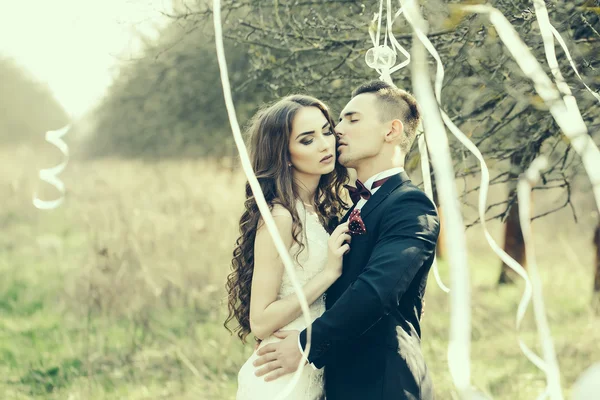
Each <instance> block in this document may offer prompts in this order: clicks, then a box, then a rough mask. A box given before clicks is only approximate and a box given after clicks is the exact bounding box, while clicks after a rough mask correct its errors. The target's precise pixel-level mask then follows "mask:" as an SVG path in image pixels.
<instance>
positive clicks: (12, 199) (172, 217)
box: [0, 148, 600, 400]
mask: <svg viewBox="0 0 600 400" xmlns="http://www.w3.org/2000/svg"><path fill="white" fill-rule="evenodd" d="M0 156H1V157H2V160H3V166H6V168H3V169H2V170H1V171H0V196H1V197H2V199H3V207H2V209H1V210H0V226H2V231H3V235H2V236H0V273H1V274H2V275H1V276H2V279H1V280H0V361H1V362H0V376H2V379H0V393H2V394H3V395H4V396H2V398H4V399H61V400H62V399H72V400H75V399H161V398H164V399H167V398H168V399H229V398H233V396H234V393H235V378H236V374H237V370H238V368H239V367H240V366H241V365H242V363H243V361H244V360H245V358H246V357H247V356H248V354H249V352H250V351H251V348H250V347H251V346H246V347H243V346H242V345H241V344H239V343H238V341H237V340H236V339H235V338H234V337H232V336H230V335H229V334H228V333H227V332H226V331H225V329H224V328H223V327H222V321H223V319H224V310H225V308H224V302H223V301H224V295H225V294H224V292H223V283H224V278H225V275H226V274H227V272H228V268H229V260H230V255H231V251H232V244H233V242H234V240H235V238H236V233H237V220H238V218H239V214H240V211H241V207H242V194H243V182H244V179H243V177H242V175H241V174H240V172H239V171H236V172H230V171H229V170H227V169H226V168H222V167H219V166H218V165H216V164H214V163H207V162H201V161H198V162H192V161H181V162H175V161H171V162H161V163H153V164H146V163H141V162H133V161H120V160H102V161H94V162H73V163H72V164H70V165H69V167H68V169H67V171H66V172H65V173H64V175H63V177H64V180H65V183H66V185H67V187H68V190H69V193H68V197H67V200H66V202H65V203H64V204H63V205H62V206H61V207H60V208H58V209H56V210H52V211H39V210H36V209H35V208H33V206H32V204H31V196H32V193H33V192H34V189H36V188H37V187H38V186H41V185H38V183H37V181H36V179H35V170H36V168H40V167H43V166H46V165H51V164H52V162H53V160H52V159H51V157H47V156H40V154H33V153H32V152H31V151H29V150H27V149H26V148H22V149H17V150H14V149H13V150H11V151H6V150H4V151H2V153H1V154H0ZM34 160H35V161H34ZM42 193H44V194H46V195H48V196H52V195H53V193H52V191H51V190H48V192H47V193H46V192H42ZM553 218H554V217H553ZM557 218H558V219H557ZM561 221H565V217H564V215H562V216H560V215H559V216H557V217H556V218H554V219H552V218H550V219H547V220H544V221H539V223H538V222H536V225H535V226H534V229H535V230H536V233H538V237H537V241H538V243H537V246H538V252H539V255H540V266H541V268H542V272H543V274H544V275H543V278H544V290H545V294H546V302H547V305H548V314H549V318H550V322H551V328H552V330H553V333H554V337H555V343H556V347H557V351H558V354H559V360H560V362H561V366H562V372H563V384H564V386H565V387H566V388H568V387H570V386H571V385H572V383H573V381H574V380H575V379H576V377H577V376H578V375H579V374H580V373H581V372H582V370H583V369H585V368H586V367H587V366H589V365H590V364H591V363H592V362H593V361H598V360H600V350H599V346H598V345H597V343H598V340H599V339H600V322H599V319H598V318H597V317H595V316H594V315H593V314H592V312H591V311H590V309H589V306H588V304H589V300H590V296H591V293H590V291H591V282H592V280H591V274H592V271H591V248H590V244H591V243H590V240H588V238H587V236H586V235H588V233H587V231H586V229H587V226H588V225H586V224H585V223H584V224H583V225H579V226H574V225H573V223H572V222H568V223H567V222H565V223H564V228H563V229H561V230H560V231H558V232H557V230H556V228H555V227H556V226H557V224H558V223H559V222H561ZM553 227H554V230H552V229H553ZM492 228H493V230H494V234H495V235H497V234H498V233H499V229H500V225H499V224H493V226H492ZM590 231H591V229H590ZM574 235H575V236H574ZM577 235H578V236H577ZM468 236H469V242H470V244H471V248H472V249H473V254H472V257H471V267H472V270H473V274H472V278H473V293H472V295H473V304H474V311H473V349H472V359H473V367H472V374H473V383H474V384H475V385H476V386H478V387H479V388H481V389H483V390H484V391H486V392H488V393H490V394H492V395H493V396H494V398H495V399H531V398H534V397H536V396H537V395H538V394H539V393H540V390H541V388H542V387H543V385H544V378H543V375H542V374H541V372H540V371H538V370H536V369H535V368H534V367H533V366H532V365H531V364H530V363H529V362H527V361H526V359H525V358H524V357H523V355H522V354H521V353H520V351H519V348H518V346H517V342H516V336H515V333H514V329H513V326H514V316H515V311H516V305H517V303H518V301H519V298H520V295H521V288H520V287H519V286H518V285H517V287H506V288H497V287H496V286H495V279H496V277H497V274H498V268H499V263H498V262H497V261H496V260H495V259H493V257H491V256H490V253H489V251H487V250H486V248H485V245H484V244H482V242H481V240H482V239H481V234H480V232H478V231H477V230H470V231H469V232H468ZM588 236H589V235H588ZM442 276H443V277H444V278H445V280H446V281H447V280H448V279H447V277H448V271H447V269H446V266H445V265H443V264H442ZM529 317H530V316H529ZM448 318H449V316H448V297H447V295H445V294H444V293H443V292H441V291H440V290H439V289H438V288H437V287H436V285H435V283H434V281H433V277H432V278H431V280H430V285H429V291H428V294H427V314H426V318H425V326H424V339H423V348H424V351H425V353H426V357H427V361H428V364H429V366H430V369H431V371H432V374H433V377H434V381H435V383H436V390H437V393H438V398H439V399H451V398H452V389H451V383H450V377H449V374H448V372H447V363H446V349H447V336H448ZM531 328H532V323H531V318H529V319H528V321H527V323H526V329H525V332H524V334H523V337H524V338H525V340H526V341H527V342H528V343H530V344H532V345H533V344H534V343H536V336H535V334H534V331H533V330H532V329H531Z"/></svg>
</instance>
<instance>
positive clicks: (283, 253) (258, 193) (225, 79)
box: [213, 0, 312, 399]
mask: <svg viewBox="0 0 600 400" xmlns="http://www.w3.org/2000/svg"><path fill="white" fill-rule="evenodd" d="M213 21H214V26H215V42H216V48H217V59H218V62H219V70H220V73H221V83H222V85H223V96H224V98H225V105H226V108H227V114H228V116H229V122H230V124H231V129H232V132H233V138H234V140H235V145H236V147H237V150H238V152H239V155H240V160H241V163H242V169H243V170H244V174H246V178H247V179H248V183H249V184H250V188H251V189H252V194H253V195H254V198H255V200H256V204H257V206H258V209H259V211H260V214H261V216H262V218H263V220H264V222H265V225H266V227H267V230H268V231H269V233H270V235H271V237H272V238H273V242H274V243H275V247H276V249H277V252H278V253H279V256H280V257H281V260H282V261H283V265H284V267H285V270H286V273H287V274H288V276H289V278H290V281H291V282H292V286H293V287H294V291H295V293H296V296H297V297H298V301H299V302H300V308H301V309H302V315H303V317H304V321H305V323H306V326H307V341H306V348H305V352H304V354H305V355H306V354H309V353H310V345H311V333H312V321H311V319H310V311H309V308H308V303H307V301H306V296H305V295H304V292H303V291H302V286H301V285H300V283H299V281H298V278H297V276H296V272H295V270H294V264H293V263H292V258H291V256H290V254H289V251H288V249H287V248H286V246H285V244H284V243H283V240H282V239H281V236H279V232H278V231H277V226H276V225H275V220H274V219H273V216H272V215H271V211H270V210H269V206H268V204H267V202H266V200H265V197H264V194H263V192H262V190H261V188H260V184H259V183H258V180H257V179H256V175H254V171H253V170H252V163H251V161H250V158H249V157H248V151H247V149H246V146H245V145H244V139H243V138H242V134H241V131H240V126H239V124H238V121H237V116H236V113H235V107H234V104H233V99H232V96H231V87H230V83H229V74H228V72H227V61H226V59H225V50H224V47H223V28H222V25H221V1H220V0H213ZM305 355H303V357H302V359H301V360H300V363H299V364H298V369H297V370H296V372H295V373H294V375H293V377H292V380H291V381H290V383H289V384H288V385H287V387H286V388H285V390H282V391H281V393H279V395H278V397H277V399H283V398H285V397H287V396H288V395H289V394H290V393H291V392H292V390H294V387H295V386H296V384H297V383H298V381H299V380H300V377H301V375H302V371H303V370H304V366H305V363H306V361H307V360H306V356H305Z"/></svg>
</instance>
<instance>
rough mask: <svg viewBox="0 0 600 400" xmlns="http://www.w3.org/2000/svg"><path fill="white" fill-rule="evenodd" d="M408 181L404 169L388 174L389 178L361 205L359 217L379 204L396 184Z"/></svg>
mask: <svg viewBox="0 0 600 400" xmlns="http://www.w3.org/2000/svg"><path fill="white" fill-rule="evenodd" d="M408 181H410V178H409V177H408V174H407V173H406V172H405V171H402V172H400V173H399V174H397V175H392V176H390V179H388V180H387V181H386V182H385V183H384V184H383V185H382V186H381V188H379V190H378V191H377V192H375V194H374V195H373V196H371V198H370V199H369V200H367V202H366V203H365V205H364V206H363V207H362V209H361V210H360V215H361V217H362V218H363V219H365V218H366V217H367V216H368V215H369V214H370V213H371V212H372V211H373V210H374V209H375V208H377V206H378V205H379V204H381V202H382V201H383V200H384V199H385V198H386V197H388V196H389V195H390V193H392V192H393V191H394V190H395V189H396V188H397V187H398V186H400V185H402V184H403V183H405V182H408ZM353 208H354V207H353ZM351 210H352V209H351ZM344 218H346V217H344Z"/></svg>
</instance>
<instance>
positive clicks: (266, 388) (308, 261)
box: [236, 201, 329, 400]
mask: <svg viewBox="0 0 600 400" xmlns="http://www.w3.org/2000/svg"><path fill="white" fill-rule="evenodd" d="M297 209H298V214H299V216H300V219H301V221H302V225H303V232H302V238H303V243H304V249H302V251H301V252H300V253H299V254H298V257H296V253H298V250H299V246H298V244H296V243H294V244H293V245H292V246H291V248H290V255H291V256H292V261H293V262H294V271H295V272H296V277H297V279H298V282H299V283H300V286H304V285H305V284H306V283H307V282H308V281H309V280H311V279H312V278H313V277H314V276H315V275H316V274H318V273H319V272H321V271H323V269H324V268H325V264H326V262H327V240H328V239H329V234H328V233H327V231H326V230H325V229H324V228H323V226H322V225H321V222H320V221H319V218H318V216H317V215H316V214H315V213H312V212H309V211H307V210H306V208H305V207H304V206H303V204H302V202H300V201H299V202H298V208H297ZM292 293H294V286H293V285H292V281H291V280H290V278H289V276H288V273H287V271H286V272H284V274H283V278H282V281H281V286H280V289H279V296H278V297H279V298H282V297H285V296H288V295H290V294H292ZM309 310H310V314H311V315H310V320H311V321H314V320H315V319H316V318H317V317H319V316H320V315H321V314H323V313H324V312H325V298H324V296H321V297H320V298H318V299H317V300H316V301H315V302H313V303H312V304H310V305H309ZM305 328H306V321H305V320H304V315H301V316H300V317H298V318H297V319H296V320H294V321H292V322H290V323H289V324H288V325H286V326H285V327H284V328H282V329H295V330H304V329H305ZM279 340H280V339H277V338H276V337H274V336H271V337H268V338H266V339H265V340H263V342H262V343H261V346H263V345H266V344H267V343H273V342H276V341H279ZM255 359H256V352H255V353H253V354H252V356H251V357H250V359H248V360H247V361H246V363H245V364H244V366H243V367H242V368H241V370H240V372H239V374H238V392H237V397H236V398H237V400H258V399H261V400H262V399H264V400H268V399H272V398H275V397H276V396H277V394H278V393H280V392H281V391H282V390H283V389H284V388H285V387H286V386H287V384H288V382H289V381H290V379H291V375H286V376H283V377H281V378H279V379H277V380H275V381H273V382H264V380H263V379H262V378H258V377H256V376H255V375H254V370H255V369H254V367H253V366H252V362H254V360H255ZM323 393H324V381H323V370H322V369H320V370H315V369H313V368H312V366H310V365H306V366H305V367H304V371H303V373H302V379H300V381H299V382H298V384H297V385H296V387H295V388H294V390H293V391H292V394H291V395H290V396H289V397H288V398H287V399H289V400H321V399H322V398H323Z"/></svg>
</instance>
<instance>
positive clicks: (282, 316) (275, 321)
mask: <svg viewBox="0 0 600 400" xmlns="http://www.w3.org/2000/svg"><path fill="white" fill-rule="evenodd" d="M273 218H274V219H275V224H276V225H277V229H278V230H279V234H280V235H281V237H282V239H283V242H284V243H285V245H286V247H287V248H288V249H289V248H290V247H291V245H292V242H293V238H292V216H291V214H290V213H289V212H288V211H287V210H286V209H284V208H283V207H281V206H275V208H274V209H273ZM340 271H341V270H340ZM284 273H285V267H284V265H283V262H282V261H281V258H280V257H279V254H278V253H277V250H276V248H275V244H274V243H273V240H272V239H271V235H270V234H269V232H268V231H267V228H266V226H265V225H264V223H262V222H260V223H259V228H258V230H257V232H256V239H255V242H254V273H253V276H252V292H251V293H252V294H251V296H250V328H251V330H252V333H253V334H254V335H255V336H256V337H258V338H259V339H265V338H266V337H268V336H269V335H271V334H272V333H273V332H275V331H277V330H279V329H281V328H283V327H284V326H285V325H287V324H288V323H290V322H292V321H294V320H295V319H296V318H298V317H299V316H300V315H302V310H301V309H300V302H299V301H298V297H297V296H296V294H295V293H292V294H290V295H288V296H286V297H284V298H281V299H277V295H278V294H279V288H280V286H281V281H282V279H283V274H284ZM339 275H340V274H339V273H338V272H337V271H335V269H332V268H325V270H323V271H322V272H320V273H318V274H317V275H316V276H315V277H314V278H312V279H311V280H310V281H309V282H307V283H306V285H304V287H303V288H302V290H303V292H304V296H305V297H306V301H307V302H308V304H311V303H313V302H314V301H315V300H316V299H317V298H319V297H320V296H321V295H322V294H323V293H325V291H326V290H327V289H328V288H329V286H331V285H332V284H333V283H334V282H335V281H336V280H337V278H338V277H339Z"/></svg>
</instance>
